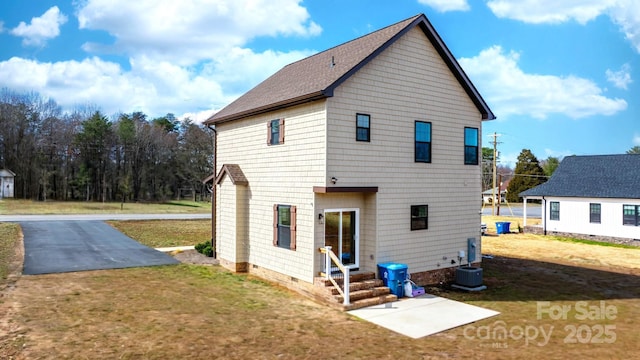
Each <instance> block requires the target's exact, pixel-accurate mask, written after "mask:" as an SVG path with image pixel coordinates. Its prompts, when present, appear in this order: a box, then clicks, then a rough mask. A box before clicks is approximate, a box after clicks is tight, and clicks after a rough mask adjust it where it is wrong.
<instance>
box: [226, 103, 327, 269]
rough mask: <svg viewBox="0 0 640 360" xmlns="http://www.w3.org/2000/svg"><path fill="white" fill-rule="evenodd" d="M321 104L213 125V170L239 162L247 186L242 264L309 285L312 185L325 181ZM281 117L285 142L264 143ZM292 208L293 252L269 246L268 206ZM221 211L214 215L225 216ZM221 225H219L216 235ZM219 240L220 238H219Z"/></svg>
mask: <svg viewBox="0 0 640 360" xmlns="http://www.w3.org/2000/svg"><path fill="white" fill-rule="evenodd" d="M324 117H325V102H324V101H316V102H313V103H310V104H307V105H301V106H297V107H292V108H287V109H283V110H281V111H275V112H272V113H268V114H262V115H258V116H255V117H250V118H247V119H244V120H238V121H234V122H230V123H223V124H219V125H217V126H216V129H217V131H218V159H217V165H218V169H217V170H218V171H219V170H220V167H222V165H224V164H238V165H239V166H240V168H241V169H242V171H243V173H244V175H245V176H246V178H247V180H248V182H249V185H248V186H247V188H246V201H247V207H246V211H247V214H248V222H247V229H246V236H247V238H248V239H250V243H249V245H248V254H247V258H248V259H247V261H248V262H249V263H250V264H252V265H254V266H259V267H263V268H267V269H270V270H273V271H277V272H280V273H283V274H286V275H289V276H292V277H295V278H298V279H301V280H304V281H309V282H312V281H313V276H314V274H315V273H314V269H313V259H314V256H315V254H316V252H317V248H316V247H315V244H314V233H313V232H314V226H315V224H314V221H313V219H314V217H315V216H314V211H315V210H314V204H313V203H314V194H313V186H317V185H320V184H323V183H324V179H325V176H324V174H325V161H326V159H325V126H324ZM279 118H284V121H285V122H284V128H285V130H284V131H285V135H284V136H285V139H284V144H280V145H271V146H268V145H267V123H268V122H269V121H271V120H274V119H279ZM274 204H282V205H294V206H297V215H298V216H297V249H296V250H295V251H292V250H289V249H283V248H280V247H275V246H273V242H272V239H273V205H274ZM225 211H226V209H225V208H222V207H220V208H218V212H221V213H225ZM222 226H227V225H225V223H224V222H221V223H219V224H218V229H219V230H218V231H219V233H220V232H221V233H222V234H224V233H225V229H221V227H222ZM220 236H224V235H220Z"/></svg>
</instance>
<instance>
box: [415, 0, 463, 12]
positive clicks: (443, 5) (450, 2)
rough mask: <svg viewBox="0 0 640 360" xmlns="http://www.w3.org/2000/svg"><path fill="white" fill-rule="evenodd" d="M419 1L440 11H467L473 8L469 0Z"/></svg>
mask: <svg viewBox="0 0 640 360" xmlns="http://www.w3.org/2000/svg"><path fill="white" fill-rule="evenodd" d="M418 2H419V3H420V4H423V5H427V6H430V7H432V8H434V9H435V10H436V11H439V12H447V11H467V10H469V9H471V7H470V6H469V3H468V2H467V0H418Z"/></svg>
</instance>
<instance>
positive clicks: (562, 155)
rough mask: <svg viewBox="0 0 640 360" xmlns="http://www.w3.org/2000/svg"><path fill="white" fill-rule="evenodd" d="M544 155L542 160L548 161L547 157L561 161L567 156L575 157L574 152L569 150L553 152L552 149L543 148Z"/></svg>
mask: <svg viewBox="0 0 640 360" xmlns="http://www.w3.org/2000/svg"><path fill="white" fill-rule="evenodd" d="M544 154H545V157H544V159H548V158H549V157H555V158H558V159H560V160H562V159H563V158H565V157H567V156H571V155H575V152H573V151H569V150H553V149H546V148H545V149H544ZM538 160H543V159H538Z"/></svg>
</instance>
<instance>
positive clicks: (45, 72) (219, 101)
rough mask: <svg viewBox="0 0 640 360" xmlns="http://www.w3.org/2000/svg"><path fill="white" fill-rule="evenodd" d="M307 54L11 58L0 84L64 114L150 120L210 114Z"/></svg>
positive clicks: (1, 68) (1, 66)
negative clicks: (187, 59)
mask: <svg viewBox="0 0 640 360" xmlns="http://www.w3.org/2000/svg"><path fill="white" fill-rule="evenodd" d="M306 55H307V54H304V53H297V52H293V53H274V52H272V51H266V52H264V53H253V52H251V51H248V50H244V49H235V50H233V51H230V52H229V53H228V54H226V55H225V57H224V58H220V59H219V60H218V62H216V63H214V62H208V63H203V64H202V65H201V66H199V67H184V66H180V65H177V64H173V63H171V62H168V61H158V60H155V59H152V58H150V57H146V56H139V57H136V58H133V59H131V60H130V65H131V69H130V70H125V69H123V68H122V67H121V66H120V65H118V64H116V63H113V62H108V61H104V60H101V59H99V58H98V57H92V58H87V59H84V60H82V61H74V60H72V61H60V62H55V63H44V62H38V61H34V60H28V59H22V58H17V57H14V58H11V59H9V60H7V61H2V62H0V79H3V80H2V82H1V83H0V86H6V87H8V88H11V89H15V90H18V91H20V90H22V91H37V92H38V93H40V94H41V95H43V96H46V97H50V98H53V99H55V100H56V102H57V103H58V104H60V105H61V106H63V107H64V108H65V109H67V110H70V109H73V108H74V107H75V106H77V105H79V104H94V105H98V106H100V108H101V110H102V111H103V112H104V113H105V114H107V115H111V114H114V113H117V112H120V111H123V112H131V111H142V112H145V113H146V114H148V115H149V116H160V115H164V114H166V113H168V112H172V113H175V114H181V113H200V112H207V111H208V112H211V110H210V109H218V110H219V109H220V108H221V107H223V106H224V105H226V104H228V103H230V102H231V101H233V100H234V99H235V98H237V97H238V96H239V95H241V94H242V93H244V92H245V91H246V90H247V89H249V88H250V87H251V86H253V85H255V84H256V83H258V82H259V81H261V80H263V79H264V78H266V77H267V76H268V75H270V74H271V73H273V72H275V71H276V70H277V69H279V68H280V67H282V66H284V65H286V64H288V63H290V62H292V61H295V60H297V59H300V58H301V57H304V56H306ZM265 64H268V66H265ZM234 66H235V67H234ZM238 69H243V71H241V72H239V71H237V70H238ZM239 73H240V75H239ZM14 74H22V76H14ZM223 89H224V90H223ZM192 119H193V120H195V121H198V120H200V119H199V118H194V117H192ZM202 120H204V119H202Z"/></svg>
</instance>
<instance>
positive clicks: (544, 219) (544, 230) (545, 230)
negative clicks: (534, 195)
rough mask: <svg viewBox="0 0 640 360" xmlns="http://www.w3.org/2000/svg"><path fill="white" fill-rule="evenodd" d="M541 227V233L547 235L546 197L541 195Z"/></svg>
mask: <svg viewBox="0 0 640 360" xmlns="http://www.w3.org/2000/svg"><path fill="white" fill-rule="evenodd" d="M542 224H543V225H542V227H543V234H544V235H545V236H546V235H547V199H545V198H544V196H542Z"/></svg>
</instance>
